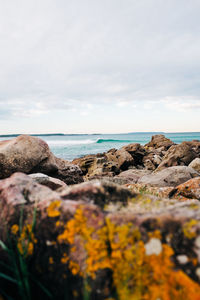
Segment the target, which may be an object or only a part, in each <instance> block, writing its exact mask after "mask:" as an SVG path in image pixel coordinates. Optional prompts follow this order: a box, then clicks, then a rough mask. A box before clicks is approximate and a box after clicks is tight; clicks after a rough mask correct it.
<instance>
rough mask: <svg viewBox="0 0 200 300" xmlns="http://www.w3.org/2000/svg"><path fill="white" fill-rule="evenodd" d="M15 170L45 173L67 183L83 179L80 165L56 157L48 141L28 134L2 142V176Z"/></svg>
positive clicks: (0, 170)
mask: <svg viewBox="0 0 200 300" xmlns="http://www.w3.org/2000/svg"><path fill="white" fill-rule="evenodd" d="M15 172H23V173H27V174H30V173H38V172H39V173H44V174H47V175H49V176H52V177H55V178H58V179H61V180H63V181H64V182H65V183H66V184H75V183H79V182H82V181H83V178H82V176H81V174H82V173H81V170H80V168H79V167H78V166H75V165H74V164H71V163H70V162H68V161H65V160H63V159H60V158H57V157H55V156H54V155H53V153H52V152H51V151H50V149H49V146H48V145H47V143H46V142H44V141H43V140H41V139H39V138H37V137H32V136H28V135H21V136H18V137H16V138H14V139H12V140H8V141H3V142H0V178H1V179H3V178H6V177H9V176H10V175H11V174H13V173H15Z"/></svg>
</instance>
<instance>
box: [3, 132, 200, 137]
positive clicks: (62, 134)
mask: <svg viewBox="0 0 200 300" xmlns="http://www.w3.org/2000/svg"><path fill="white" fill-rule="evenodd" d="M188 133H189V134H192V133H194V134H195V133H200V131H185V132H184V131H180V132H179V131H174V132H164V131H137V132H125V133H14V134H0V138H4V137H5V138H6V137H17V136H19V135H30V136H87V135H115V134H116V135H123V134H127V135H129V134H133V135H137V134H152V135H155V134H188Z"/></svg>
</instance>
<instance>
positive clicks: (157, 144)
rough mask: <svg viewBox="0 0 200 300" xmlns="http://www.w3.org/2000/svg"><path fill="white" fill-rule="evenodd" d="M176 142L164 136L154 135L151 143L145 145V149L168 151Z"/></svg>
mask: <svg viewBox="0 0 200 300" xmlns="http://www.w3.org/2000/svg"><path fill="white" fill-rule="evenodd" d="M172 145H174V142H172V141H171V140H170V139H168V138H166V137H165V136H164V135H163V134H157V135H153V136H152V138H151V141H150V142H149V143H147V144H146V145H145V149H151V148H153V149H161V150H162V151H163V150H164V151H166V150H168V149H169V148H170V147H171V146H172Z"/></svg>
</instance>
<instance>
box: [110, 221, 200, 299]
mask: <svg viewBox="0 0 200 300" xmlns="http://www.w3.org/2000/svg"><path fill="white" fill-rule="evenodd" d="M107 224H108V227H109V239H110V243H111V249H112V252H111V257H110V261H111V268H112V270H113V281H114V285H115V287H116V290H117V294H118V298H119V299H120V300H127V299H129V300H137V299H144V300H156V299H162V300H173V299H177V300H181V299H185V300H186V299H187V300H193V299H195V300H197V299H198V300H199V299H200V287H199V285H198V284H197V283H195V282H194V281H193V280H191V279H190V278H189V277H188V276H187V275H186V274H185V273H184V272H183V271H175V269H174V264H173V262H172V255H173V254H174V252H173V249H172V248H171V247H170V246H168V245H166V244H162V251H161V252H160V253H159V254H152V255H146V251H145V245H144V243H143V241H142V240H141V237H140V233H139V231H138V229H137V228H134V227H133V226H132V227H131V226H130V225H129V224H127V225H122V226H116V225H114V224H113V223H111V222H110V220H107ZM150 235H151V239H152V238H153V237H154V239H158V238H159V236H160V234H159V232H158V231H156V232H154V233H152V234H150ZM125 241H126V242H125Z"/></svg>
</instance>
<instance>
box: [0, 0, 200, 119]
mask: <svg viewBox="0 0 200 300" xmlns="http://www.w3.org/2000/svg"><path fill="white" fill-rule="evenodd" d="M199 10H200V2H199V1H198V0H194V1H192V2H188V1H187V0H177V1H174V0H169V1H157V0H141V1H136V0H126V1H121V0H109V1H108V0H101V1H93V0H85V1H82V0H77V1H73V0H69V1H64V0H58V1H54V0H43V1H39V0H30V1H25V0H19V1H17V2H13V1H11V2H10V1H4V2H3V3H1V10H0V66H1V67H0V91H1V93H0V115H1V119H2V118H3V116H6V118H12V117H14V118H17V117H20V116H22V117H29V116H30V115H41V114H48V113H49V112H50V111H52V110H54V111H55V112H56V111H63V110H64V111H66V112H71V111H76V110H77V111H79V110H81V109H83V107H86V111H87V110H92V109H94V110H95V108H96V107H98V106H99V105H102V106H105V107H106V105H110V104H115V105H113V113H114V109H116V106H118V107H124V108H126V109H129V105H130V106H131V107H132V108H138V107H142V108H144V109H146V110H151V109H154V108H155V106H156V105H157V104H158V105H159V104H162V105H165V106H166V107H167V108H171V109H175V110H182V111H183V110H184V111H185V110H188V109H190V110H195V109H197V108H199V106H200V105H199V102H200V100H199V99H200V85H199V82H200V73H199V69H200V51H199V49H200V35H199V32H200V19H199ZM5 103H6V108H5ZM82 113H83V112H82ZM87 113H88V112H87Z"/></svg>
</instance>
